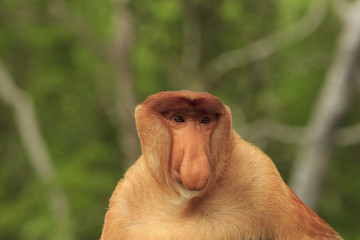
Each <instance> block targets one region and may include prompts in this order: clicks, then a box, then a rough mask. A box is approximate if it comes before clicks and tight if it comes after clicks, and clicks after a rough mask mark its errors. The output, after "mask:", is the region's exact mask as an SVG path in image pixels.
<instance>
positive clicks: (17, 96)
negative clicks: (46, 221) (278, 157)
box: [0, 61, 75, 239]
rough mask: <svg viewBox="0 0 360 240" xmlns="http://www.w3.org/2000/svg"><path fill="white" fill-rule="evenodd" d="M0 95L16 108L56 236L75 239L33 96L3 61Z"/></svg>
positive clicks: (25, 144) (0, 72) (64, 197)
mask: <svg viewBox="0 0 360 240" xmlns="http://www.w3.org/2000/svg"><path fill="white" fill-rule="evenodd" d="M0 98H2V99H3V101H4V102H6V103H7V104H8V105H10V106H11V107H12V108H13V110H14V117H15V121H16V126H17V129H18V131H19V135H20V138H21V140H22V143H23V145H24V147H25V149H26V151H27V152H28V154H29V160H30V163H31V165H32V167H33V169H34V171H35V173H36V175H37V177H38V178H39V180H40V181H41V183H42V184H43V185H44V187H45V191H46V193H47V201H48V205H49V208H50V213H51V215H52V217H53V221H54V225H55V226H56V227H55V231H54V234H53V236H54V238H53V239H75V238H74V233H73V231H72V228H71V227H72V224H71V219H70V214H69V209H68V200H67V198H66V195H65V193H64V192H63V190H62V189H61V187H60V186H59V184H58V182H57V180H56V173H55V169H54V166H53V163H52V160H51V157H50V154H49V152H48V150H47V147H46V143H45V140H44V139H43V136H42V135H41V132H40V127H39V124H38V121H37V117H36V113H35V110H34V106H33V103H32V101H31V99H30V98H29V97H28V96H27V95H26V93H25V92H23V91H22V90H20V89H19V88H18V87H17V86H16V85H15V84H14V81H13V79H12V78H11V76H10V74H9V73H8V71H7V70H6V69H5V67H4V65H3V63H2V62H1V61H0Z"/></svg>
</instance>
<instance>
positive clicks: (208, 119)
mask: <svg viewBox="0 0 360 240" xmlns="http://www.w3.org/2000/svg"><path fill="white" fill-rule="evenodd" d="M210 122H211V120H210V118H208V117H204V118H203V119H202V120H201V123H203V124H209V123H210Z"/></svg>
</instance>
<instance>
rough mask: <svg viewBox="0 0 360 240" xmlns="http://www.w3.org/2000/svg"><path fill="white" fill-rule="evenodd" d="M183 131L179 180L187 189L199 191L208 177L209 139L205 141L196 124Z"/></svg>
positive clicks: (205, 137)
mask: <svg viewBox="0 0 360 240" xmlns="http://www.w3.org/2000/svg"><path fill="white" fill-rule="evenodd" d="M184 131H185V132H184V136H185V139H184V140H185V141H184V142H183V144H184V149H183V150H184V152H183V159H182V162H181V166H180V179H181V182H182V184H183V185H184V187H186V188H187V189H189V190H192V191H199V190H202V189H203V188H204V187H205V186H206V184H207V182H208V180H209V177H210V159H209V158H210V153H209V149H210V144H209V141H210V139H207V138H208V137H207V136H206V134H203V132H202V131H203V130H202V129H201V128H200V127H199V126H197V125H196V123H193V124H191V125H190V126H188V127H186V129H185V130H184Z"/></svg>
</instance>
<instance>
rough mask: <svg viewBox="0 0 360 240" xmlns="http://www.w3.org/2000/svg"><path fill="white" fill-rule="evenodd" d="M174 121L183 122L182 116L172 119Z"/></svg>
mask: <svg viewBox="0 0 360 240" xmlns="http://www.w3.org/2000/svg"><path fill="white" fill-rule="evenodd" d="M174 121H175V122H177V123H181V122H185V120H184V118H183V117H182V116H176V117H175V118H174Z"/></svg>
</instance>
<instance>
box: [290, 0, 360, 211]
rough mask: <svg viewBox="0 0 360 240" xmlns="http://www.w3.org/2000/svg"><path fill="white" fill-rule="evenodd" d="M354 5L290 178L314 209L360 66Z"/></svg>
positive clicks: (358, 13)
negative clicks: (338, 128) (337, 131)
mask: <svg viewBox="0 0 360 240" xmlns="http://www.w3.org/2000/svg"><path fill="white" fill-rule="evenodd" d="M349 4H350V3H349ZM351 5H352V6H351V7H349V8H347V13H345V14H344V15H343V16H344V19H343V32H342V33H341V35H340V39H339V43H338V47H337V50H336V54H335V57H334V60H333V63H332V65H331V67H330V68H329V70H328V73H327V75H326V78H325V82H324V86H323V88H322V90H321V92H320V95H319V98H318V101H317V103H316V105H315V107H314V110H313V113H312V115H311V117H310V120H309V124H308V126H307V129H306V130H305V142H304V144H303V145H302V146H301V147H300V149H299V152H298V156H297V158H296V160H295V163H294V167H293V169H292V174H291V178H290V186H291V187H292V189H293V190H294V192H295V193H296V194H297V195H298V196H299V197H300V198H301V199H302V200H303V201H304V202H305V203H306V204H307V205H308V206H309V207H310V208H315V207H316V204H317V199H318V194H319V188H320V185H321V180H322V179H323V175H324V172H325V169H326V166H327V164H328V161H329V158H330V157H331V156H330V154H331V147H332V146H333V145H332V144H333V142H334V140H335V139H334V137H335V133H336V130H337V127H338V125H339V124H340V121H341V119H342V117H343V116H344V114H345V113H346V110H347V107H348V105H349V97H350V94H351V90H352V89H353V88H355V87H356V74H357V71H358V68H359V66H360V0H357V1H356V2H354V3H352V4H351Z"/></svg>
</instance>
